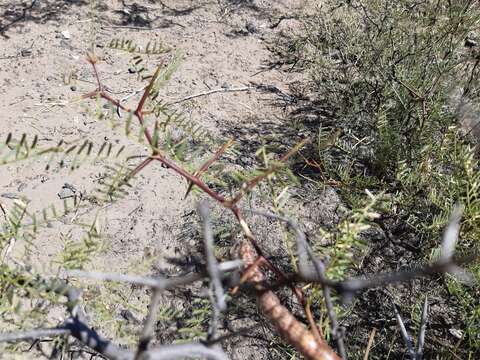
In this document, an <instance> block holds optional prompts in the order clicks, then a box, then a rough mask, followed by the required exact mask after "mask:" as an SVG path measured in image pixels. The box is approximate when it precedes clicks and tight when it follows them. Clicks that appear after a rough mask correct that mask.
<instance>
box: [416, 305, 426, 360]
mask: <svg viewBox="0 0 480 360" xmlns="http://www.w3.org/2000/svg"><path fill="white" fill-rule="evenodd" d="M427 321H428V297H425V302H424V303H423V309H422V319H421V321H420V330H419V332H418V340H417V351H416V355H417V360H422V358H423V346H424V344H425V331H426V330H427Z"/></svg>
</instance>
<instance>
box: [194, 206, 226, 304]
mask: <svg viewBox="0 0 480 360" xmlns="http://www.w3.org/2000/svg"><path fill="white" fill-rule="evenodd" d="M198 212H199V214H200V217H201V218H202V222H203V240H204V245H205V246H204V248H205V255H206V257H207V271H208V274H209V275H210V281H211V283H212V285H213V291H214V294H215V300H216V301H215V306H217V307H218V309H219V310H220V311H225V310H226V309H227V304H226V303H225V294H224V292H223V287H222V281H221V279H220V271H219V268H218V262H217V259H216V258H215V254H214V253H213V247H214V244H213V234H212V224H211V223H210V214H209V210H208V207H207V204H206V203H205V202H202V203H200V204H199V205H198Z"/></svg>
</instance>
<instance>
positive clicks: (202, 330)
mask: <svg viewBox="0 0 480 360" xmlns="http://www.w3.org/2000/svg"><path fill="white" fill-rule="evenodd" d="M34 5H35V1H34V2H33V3H32V5H31V7H30V8H29V9H32V8H34ZM101 5H102V2H101V1H98V0H91V1H90V2H89V9H90V18H89V22H91V25H90V31H89V34H88V46H87V47H88V55H87V58H86V62H88V63H89V65H90V66H91V68H90V69H89V71H91V77H92V79H93V81H86V82H87V83H89V89H88V90H87V91H86V92H85V93H82V94H81V95H80V96H77V97H76V98H75V100H74V101H61V102H53V103H54V104H56V105H58V104H60V106H71V107H75V111H78V112H81V113H82V114H84V115H85V116H88V118H89V119H91V120H92V122H94V126H95V130H94V134H92V136H91V137H90V136H89V137H88V138H84V137H82V136H80V140H79V139H77V140H75V141H70V140H69V139H64V138H63V137H59V138H58V139H53V140H52V139H48V140H47V141H45V139H43V138H40V137H39V136H38V135H36V134H34V133H33V132H32V133H28V134H23V135H19V134H15V133H8V135H6V137H5V141H4V142H3V143H2V145H1V146H0V165H1V166H2V168H3V169H8V170H9V171H12V170H11V169H12V167H15V166H21V164H23V163H25V162H30V164H32V166H34V165H35V166H38V165H40V167H39V168H38V169H39V171H40V172H41V173H42V174H47V175H48V174H49V173H52V172H59V173H62V174H63V173H64V172H65V173H66V171H67V170H68V172H69V173H73V172H84V173H85V174H86V173H87V171H89V170H88V169H89V167H90V166H92V165H95V166H101V170H100V171H98V170H96V172H95V174H94V175H92V176H91V178H93V179H94V180H93V183H95V184H96V185H95V187H94V188H89V189H83V188H82V189H80V188H77V187H75V186H73V185H70V184H67V183H65V185H64V186H63V187H62V190H61V192H60V193H59V194H58V197H59V199H52V201H51V204H45V203H42V204H41V207H40V208H38V204H36V203H35V202H31V201H30V199H28V198H27V197H23V196H18V195H16V194H13V195H12V194H7V195H8V196H7V198H8V199H9V201H8V202H7V203H6V204H5V205H4V204H3V202H0V205H1V210H2V212H3V222H2V227H1V232H0V261H1V263H0V327H2V332H0V344H1V346H2V348H1V350H2V351H3V352H4V353H5V354H11V355H12V356H15V354H22V356H23V355H24V354H28V355H27V356H30V355H31V354H35V356H37V355H39V356H40V355H43V356H45V357H47V358H66V357H72V358H73V357H74V356H77V355H78V356H80V357H87V356H89V357H91V358H92V357H97V356H98V357H102V358H109V359H135V360H140V359H164V358H185V357H188V358H199V357H201V358H203V357H205V358H213V359H224V358H226V357H227V356H228V355H229V352H230V351H232V352H233V351H234V350H235V349H234V348H235V341H234V339H235V338H237V337H244V338H248V337H251V338H254V339H257V338H261V340H260V341H262V343H261V344H262V345H261V346H262V347H264V348H266V349H267V352H271V355H268V356H272V357H273V358H285V359H294V358H298V357H299V356H303V357H305V358H307V359H314V360H318V359H339V358H347V356H348V357H349V358H353V359H356V358H364V357H365V358H370V359H373V358H385V357H387V358H403V357H404V356H408V357H409V358H412V359H416V360H419V359H422V358H442V359H443V358H468V359H474V358H475V357H476V355H477V354H478V353H480V329H479V328H478V324H479V323H480V303H479V300H478V298H479V281H480V268H479V266H478V259H477V256H478V252H479V251H480V249H479V243H478V241H479V238H480V171H479V170H480V169H479V167H480V166H479V159H478V154H479V152H478V146H479V145H478V144H479V143H480V142H479V141H478V139H477V129H476V125H477V123H480V120H479V122H477V121H476V120H475V119H473V120H472V111H473V109H476V108H477V106H479V105H480V104H479V103H478V79H477V77H478V64H479V63H480V61H479V51H478V50H477V45H476V36H477V33H476V31H477V30H478V25H479V24H480V7H479V6H478V4H477V3H476V2H475V1H473V0H462V1H460V2H446V3H442V2H440V1H433V0H425V1H421V2H418V1H410V0H401V1H397V2H393V3H392V2H390V1H386V0H362V1H360V0H359V1H357V0H352V1H347V2H337V1H333V0H332V1H331V0H324V1H322V2H321V3H320V4H318V6H316V7H315V8H314V9H313V10H312V9H311V8H308V9H305V14H303V15H302V16H300V15H299V16H293V17H290V16H284V17H280V18H275V19H274V20H275V21H272V22H273V23H274V24H272V25H271V29H273V28H275V27H278V26H279V24H280V23H281V22H282V21H284V20H289V19H294V21H296V22H299V23H301V24H302V26H303V27H304V29H305V32H304V33H303V34H301V35H299V36H296V35H294V34H293V33H292V34H290V33H289V34H287V38H286V40H287V43H289V45H290V46H287V47H279V46H278V45H277V48H276V49H275V50H276V51H278V54H281V56H282V58H281V59H280V61H279V62H278V63H277V65H278V64H286V63H289V62H291V64H289V70H295V69H296V70H297V71H298V70H300V71H302V72H304V73H306V74H308V75H309V76H310V77H309V81H308V82H307V84H305V83H303V85H299V87H298V88H297V89H292V91H293V90H295V91H296V94H295V93H292V94H291V95H288V96H286V95H285V93H284V92H283V91H282V90H279V89H278V87H266V86H264V85H258V84H255V85H252V86H248V87H239V88H232V87H228V86H226V87H224V86H223V85H222V88H221V89H217V90H218V92H221V91H227V90H229V91H232V92H234V91H235V89H241V90H239V91H245V89H246V90H248V91H263V92H265V91H266V90H265V89H270V90H272V89H273V90H272V91H271V93H274V94H277V95H278V97H279V98H280V99H281V101H284V102H285V101H286V102H288V106H293V111H292V114H307V116H305V118H304V119H302V117H301V116H300V117H297V122H296V123H295V124H293V126H295V130H301V134H302V136H290V133H288V134H289V136H288V139H285V140H283V139H282V141H281V142H279V143H280V144H281V145H278V144H279V143H271V142H269V141H267V140H268V139H266V138H265V139H264V138H262V135H260V134H261V133H260V131H258V133H257V132H256V133H255V136H256V137H258V139H256V140H258V141H257V142H258V143H259V144H261V145H260V146H258V147H257V149H255V151H251V149H247V150H245V149H244V148H242V147H241V146H240V145H239V142H238V141H237V140H238V139H236V138H235V136H234V137H232V138H230V137H226V136H223V135H222V134H219V133H217V132H214V131H211V130H209V129H208V128H207V127H205V126H203V124H202V123H197V122H196V121H194V120H192V118H191V117H188V116H185V115H184V111H181V110H179V108H181V107H182V106H183V105H184V104H183V103H184V102H185V101H190V100H192V99H194V98H197V97H200V96H205V95H208V94H213V93H216V92H217V91H216V90H213V91H210V92H205V93H203V94H202V93H200V94H197V95H193V96H187V97H184V98H181V99H180V100H178V101H176V102H169V101H167V100H165V99H164V98H163V95H162V94H163V91H164V89H165V87H166V86H168V85H169V82H170V81H171V80H172V78H174V74H175V72H176V71H182V69H181V62H182V57H183V56H184V55H182V54H183V52H182V51H175V52H174V51H173V49H174V48H175V46H170V45H168V44H164V43H163V42H162V41H160V40H159V39H157V38H155V39H151V40H149V39H145V42H143V43H141V42H139V41H137V40H134V39H129V38H124V37H120V36H119V35H117V34H115V37H113V38H110V39H108V41H105V42H102V41H103V40H101V39H100V37H99V36H98V32H99V31H100V30H99V29H100V28H101V26H100V25H99V24H100V23H101V22H102V21H103V20H102V16H101V10H100V6H101ZM156 5H158V6H159V7H161V8H162V9H164V10H165V11H167V12H170V13H172V14H174V15H175V16H180V15H182V16H183V15H184V14H188V13H189V12H191V11H194V10H195V9H196V8H195V7H192V8H187V9H184V10H182V11H180V10H177V9H173V8H171V7H169V6H168V5H166V4H164V3H163V2H158V4H156ZM123 6H124V8H122V9H121V10H119V11H118V12H119V13H120V14H121V16H122V18H125V19H127V20H128V21H127V20H125V21H127V25H122V26H126V27H128V28H132V29H137V30H138V29H139V27H140V31H143V30H145V28H143V27H142V26H146V24H150V20H149V19H150V13H149V11H150V10H152V9H153V8H151V7H150V5H149V6H142V5H138V4H137V3H135V4H134V5H128V6H127V5H126V4H125V2H123ZM199 6H203V5H199ZM218 6H220V8H221V11H219V14H218V18H219V19H218V21H224V19H225V17H227V16H229V14H231V13H232V12H234V11H236V10H237V9H240V8H243V7H245V8H246V9H249V11H259V8H258V7H257V5H256V4H255V2H254V1H233V2H230V1H228V2H223V1H220V2H219V3H218ZM154 10H155V11H157V10H158V9H153V10H152V11H154ZM24 15H25V13H24ZM130 22H131V23H132V24H133V25H135V26H133V25H132V24H130ZM12 24H13V23H12ZM110 25H111V24H110ZM9 26H11V25H9ZM113 26H118V27H120V28H121V27H122V26H120V25H113ZM181 27H183V25H182V26H181ZM245 27H246V30H238V29H236V30H235V31H234V32H232V33H234V34H236V35H235V36H240V35H242V34H243V35H242V36H247V35H246V34H253V33H255V32H256V31H258V29H256V28H255V27H254V26H253V25H252V24H247V25H246V26H245ZM5 29H6V28H5ZM2 31H3V30H2ZM239 34H240V35H239ZM63 36H64V35H63ZM69 36H70V35H69ZM284 40H285V39H284ZM292 44H293V45H292ZM99 49H101V50H99ZM183 50H186V49H183ZM186 54H187V55H185V56H188V52H187V53H186ZM109 57H122V58H124V59H125V61H124V63H125V64H126V66H127V67H126V71H125V73H127V74H128V76H129V77H131V78H133V79H135V81H136V83H135V87H134V88H131V87H129V90H128V91H127V92H128V94H127V95H125V96H123V97H117V96H116V94H121V93H122V92H121V91H118V89H116V88H115V89H114V88H110V87H108V86H107V85H106V84H105V78H106V77H107V76H106V75H104V71H103V67H104V62H103V61H102V60H103V59H106V60H107V61H108V60H109ZM79 73H80V72H77V71H76V70H75V69H72V68H70V69H69V70H68V74H67V75H65V74H63V75H62V79H63V84H64V85H65V86H73V85H72V84H73V82H74V81H77V80H78V78H79V77H81V76H82V75H80V74H79ZM112 74H113V76H114V77H118V74H120V72H116V71H114V72H112ZM115 79H116V78H115ZM122 81H123V80H119V81H116V82H115V83H116V86H120V85H122ZM75 84H76V83H75ZM296 84H299V83H298V82H297V83H296ZM207 86H208V85H207ZM307 88H308V89H310V90H308V91H307V90H306V89H307ZM72 91H76V88H75V90H72ZM117 91H118V92H117ZM123 92H125V91H123ZM295 95H297V96H295ZM56 105H53V106H56ZM175 105H176V106H175ZM245 107H246V108H248V106H245ZM185 110H188V105H185ZM249 110H250V111H251V109H249ZM312 114H314V116H316V117H315V120H314V121H312ZM319 114H320V115H319ZM289 125H290V124H289ZM100 128H102V129H107V131H108V132H109V133H112V134H115V136H118V138H120V137H121V138H122V139H123V140H122V141H120V140H116V141H110V140H109V139H108V138H107V137H104V138H102V137H101V136H99V135H98V136H97V133H96V130H97V129H100ZM284 130H285V131H287V129H286V128H284ZM98 134H100V131H99V132H98ZM304 135H308V137H306V136H304ZM269 136H271V135H269ZM285 137H287V136H285ZM48 141H54V144H55V145H53V146H52V145H51V144H49V145H47V142H48ZM123 141H124V142H123ZM243 157H245V158H248V159H249V165H248V166H247V165H245V163H246V162H243V159H242V161H239V160H238V159H241V158H243ZM156 164H159V165H161V168H160V167H155V165H156ZM96 169H98V168H96ZM160 171H162V173H160ZM163 171H165V173H167V172H168V173H169V174H175V175H176V176H177V178H175V179H176V181H175V183H174V185H172V186H171V187H170V188H169V191H170V193H176V195H175V196H177V197H175V199H176V200H173V201H171V202H169V203H168V204H169V205H168V206H170V207H173V206H174V202H175V201H180V199H182V200H183V201H184V202H185V201H190V200H191V199H194V201H195V203H197V209H196V210H197V213H198V218H199V219H200V221H196V220H195V221H192V220H190V219H191V218H192V214H193V213H194V211H192V212H191V213H189V214H188V215H185V214H180V213H175V216H173V217H172V219H173V220H174V221H175V222H178V223H179V224H178V226H179V228H180V229H181V234H180V235H179V236H178V237H179V238H180V240H179V239H176V242H175V243H173V245H172V243H164V238H163V237H164V235H165V234H164V233H163V232H164V231H166V230H165V229H166V228H161V230H160V231H159V230H158V228H157V226H158V223H157V222H156V221H154V220H155V218H156V217H159V219H162V217H161V216H162V215H163V214H159V213H158V211H152V212H149V213H148V212H142V207H143V205H144V204H143V203H142V201H141V199H142V198H141V197H138V199H140V201H139V203H138V204H135V207H134V208H133V209H132V210H131V211H128V212H127V211H126V210H125V209H124V208H123V207H124V206H125V202H124V201H125V199H126V198H128V196H130V194H132V193H135V194H138V193H140V194H143V192H145V188H144V187H143V186H142V183H143V182H144V181H150V180H152V179H157V178H158V177H159V176H160V174H163ZM42 176H46V175H42ZM162 176H163V175H162ZM178 179H181V181H182V182H179V181H178ZM154 184H155V186H154V187H157V186H158V183H154ZM332 187H333V188H335V189H336V190H335V191H334V190H332V191H333V192H334V193H335V194H336V192H338V193H339V194H340V196H341V200H340V202H341V204H340V205H338V206H337V208H336V209H335V216H336V218H335V220H332V221H331V223H330V224H329V225H328V226H321V225H323V224H320V225H319V224H315V226H313V231H312V228H310V229H305V227H304V225H303V224H297V220H296V219H297V218H298V217H300V216H297V215H299V214H296V213H295V211H296V210H295V209H298V204H299V203H300V201H298V199H299V198H300V197H301V199H302V201H304V202H306V203H308V202H310V201H313V198H314V195H315V194H314V193H317V192H322V191H324V190H325V189H326V188H329V189H332ZM153 194H155V192H154V191H153ZM178 194H180V195H178ZM169 195H171V194H169ZM147 196H152V195H150V194H149V195H147ZM155 196H156V194H155ZM143 199H145V197H143ZM206 199H209V201H210V203H208V202H206ZM156 201H159V202H161V201H165V199H157V200H156ZM213 204H214V205H213ZM167 210H168V208H167ZM316 210H318V209H315V208H314V210H313V211H314V212H315V211H316ZM115 211H116V212H115ZM162 211H165V209H163V208H162ZM136 212H139V215H138V216H134V217H132V214H135V213H136ZM113 214H115V216H116V217H115V218H114V216H113ZM195 219H196V218H195ZM112 220H114V221H119V222H121V223H123V224H125V226H127V227H128V229H129V230H128V231H127V232H123V233H116V234H112V233H109V232H108V231H106V230H107V229H108V227H109V226H110V224H111V221H112ZM140 220H147V221H145V222H141V223H140V225H139V226H138V227H137V222H139V221H140ZM162 221H164V222H165V220H163V219H162ZM53 223H63V224H64V225H65V227H63V229H67V230H66V231H63V232H58V231H57V228H55V226H53V225H52V224H53ZM168 225H169V224H168ZM40 234H44V235H45V234H46V236H47V238H48V239H50V238H56V240H55V241H56V244H57V245H58V247H57V248H56V249H55V251H53V252H51V253H49V255H48V256H49V258H51V259H53V260H51V259H48V260H46V261H45V263H37V261H38V260H37V259H38V258H37V256H38V254H39V253H41V252H42V249H40V248H39V246H41V244H40V245H39V244H38V243H37V241H36V240H37V238H38V237H39V236H40ZM130 235H131V236H132V237H133V238H136V237H151V238H154V241H152V242H151V243H153V244H157V243H159V242H160V243H161V246H160V247H159V248H152V247H150V246H146V247H145V248H144V249H143V253H141V254H135V255H136V256H135V257H134V258H133V257H132V258H131V259H129V258H126V257H125V255H124V254H125V252H128V244H127V243H128V241H130V238H129V239H124V238H122V237H127V236H130ZM115 236H116V237H120V239H113V237H115ZM263 237H264V238H265V239H266V240H267V241H262V240H265V239H262V238H263ZM440 239H442V240H441V241H440ZM125 240H127V241H125ZM115 241H116V242H115ZM124 241H125V243H124ZM119 244H121V246H120V248H115V246H119ZM123 246H125V249H123ZM170 248H172V249H171V251H167V250H170ZM112 251H113V252H115V251H118V252H119V254H120V255H118V256H117V257H116V258H115V259H113V258H110V256H111V254H112ZM163 251H165V252H166V253H168V254H174V255H173V256H170V255H165V256H163V254H161V253H162V252H163ZM102 256H104V257H103V258H102V261H103V262H104V263H105V264H104V265H103V266H101V267H99V268H97V266H98V262H95V260H96V259H97V258H99V257H102ZM392 258H393V261H392ZM384 260H385V263H386V264H385V265H384V264H383V263H384ZM115 261H119V262H121V263H122V264H121V265H122V266H121V268H122V269H125V271H126V272H127V273H124V274H119V273H113V272H112V271H111V269H118V268H119V267H116V266H113V265H114V264H113V262H115ZM115 265H116V264H115ZM146 274H151V275H146ZM441 275H442V276H441ZM403 284H413V285H412V288H411V289H407V287H406V286H405V285H403ZM397 286H398V287H397ZM372 295H373V296H372ZM366 299H367V300H366ZM369 301H370V303H368V302H369ZM254 303H255V304H256V306H253V304H254ZM382 317H383V318H382ZM447 317H448V319H447V320H445V319H446V318H447ZM450 317H451V318H454V320H451V319H450ZM404 319H405V320H404ZM432 319H433V320H432ZM238 320H240V321H239V323H240V326H237V321H238ZM389 320H391V322H389ZM355 322H356V323H357V324H358V325H355ZM442 322H444V323H445V324H446V325H444V326H443V327H442V325H438V324H439V323H440V324H441V323H442ZM259 324H262V325H263V327H264V328H265V329H260V328H261V327H262V326H259ZM391 324H395V325H394V327H395V331H394V330H393V327H392V326H390V325H391ZM431 324H433V325H434V326H430V325H431ZM459 324H460V325H461V328H458V325H459ZM259 329H260V330H259ZM372 329H373V330H372ZM397 329H398V330H399V331H398V330H397ZM262 332H263V333H264V334H261V333H262ZM448 334H451V335H452V336H453V339H455V340H452V337H448V336H449V335H448ZM412 335H415V340H414V341H412V338H411V337H412ZM425 336H426V339H425ZM369 338H370V340H371V341H368V339H369ZM44 339H53V340H52V341H46V342H44V341H43V340H44ZM107 339H108V340H107ZM232 339H233V340H232ZM22 341H27V342H28V343H27V344H25V343H22ZM5 344H7V345H5ZM265 344H266V345H265ZM372 344H374V345H372ZM256 345H257V346H259V345H258V343H256ZM372 346H373V347H372ZM261 354H264V353H263V352H262V353H261ZM272 354H273V355H272ZM386 354H388V355H386ZM255 356H256V355H255ZM260 356H262V355H258V356H257V357H258V358H260ZM266 356H267V355H266Z"/></svg>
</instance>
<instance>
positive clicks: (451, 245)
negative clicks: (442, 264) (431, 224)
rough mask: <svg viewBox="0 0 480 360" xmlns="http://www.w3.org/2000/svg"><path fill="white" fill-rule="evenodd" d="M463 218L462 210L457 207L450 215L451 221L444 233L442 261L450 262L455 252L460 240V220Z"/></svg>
mask: <svg viewBox="0 0 480 360" xmlns="http://www.w3.org/2000/svg"><path fill="white" fill-rule="evenodd" d="M461 218H462V208H461V207H460V206H459V205H456V206H455V207H454V209H453V212H452V214H451V215H450V220H449V221H448V225H447V227H446V229H445V232H444V233H443V239H442V252H441V255H440V259H442V260H449V259H451V258H452V256H453V253H454V252H455V246H456V244H457V240H458V233H459V231H460V220H461Z"/></svg>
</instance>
